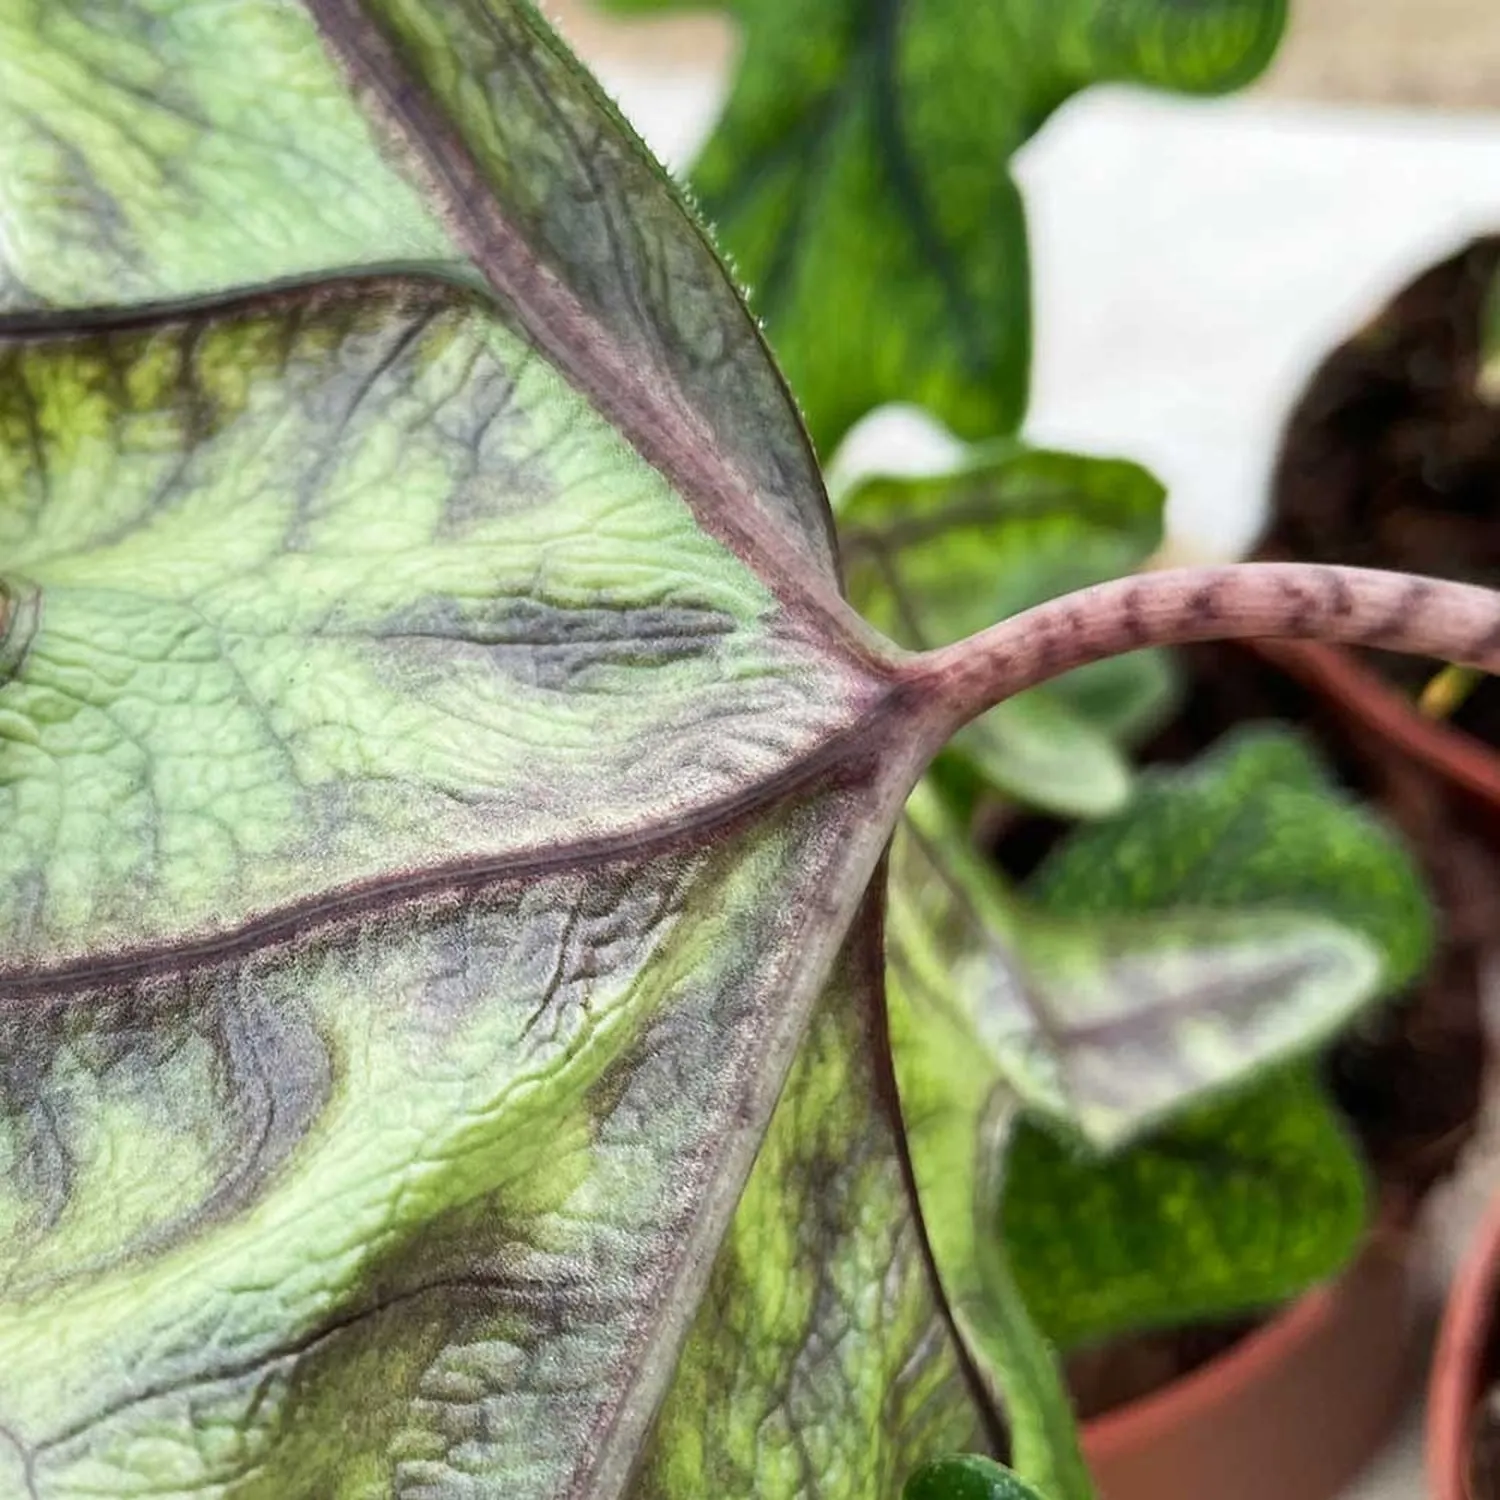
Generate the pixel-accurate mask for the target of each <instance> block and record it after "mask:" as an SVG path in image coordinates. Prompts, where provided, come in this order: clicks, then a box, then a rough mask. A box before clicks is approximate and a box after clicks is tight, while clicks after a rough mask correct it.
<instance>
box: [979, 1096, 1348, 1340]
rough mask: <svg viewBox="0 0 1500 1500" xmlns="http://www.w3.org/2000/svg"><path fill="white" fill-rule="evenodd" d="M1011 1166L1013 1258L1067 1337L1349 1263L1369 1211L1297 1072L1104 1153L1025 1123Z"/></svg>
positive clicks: (1335, 1130) (1135, 1327)
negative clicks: (1096, 1153) (1110, 1153)
mask: <svg viewBox="0 0 1500 1500" xmlns="http://www.w3.org/2000/svg"><path fill="white" fill-rule="evenodd" d="M1005 1170H1006V1191H1005V1199H1004V1208H1003V1213H1002V1219H1001V1225H1000V1226H998V1227H999V1228H1000V1231H1001V1232H1002V1233H1003V1235H1004V1238H1005V1242H1006V1244H1007V1246H1008V1248H1009V1251H1010V1262H1011V1268H1012V1271H1013V1273H1014V1275H1015V1277H1016V1280H1017V1283H1018V1284H1019V1286H1020V1289H1021V1294H1022V1296H1023V1297H1024V1298H1025V1301H1026V1305H1027V1306H1028V1307H1029V1308H1030V1309H1031V1312H1032V1315H1033V1316H1034V1317H1035V1318H1036V1320H1037V1322H1038V1323H1039V1324H1040V1325H1041V1327H1042V1329H1043V1330H1044V1331H1045V1333H1046V1334H1047V1336H1048V1337H1049V1338H1051V1339H1052V1340H1053V1341H1054V1342H1056V1343H1057V1344H1058V1345H1060V1346H1061V1347H1063V1348H1065V1349H1074V1348H1078V1347H1080V1346H1082V1345H1086V1344H1093V1343H1098V1342H1100V1341H1102V1340H1105V1339H1109V1338H1113V1337H1117V1336H1119V1335H1122V1334H1126V1333H1134V1332H1138V1331H1141V1330H1145V1329H1151V1328H1159V1327H1181V1326H1185V1325H1188V1324H1192V1323H1196V1322H1204V1321H1208V1322H1211V1321H1213V1320H1215V1319H1219V1318H1223V1317H1226V1316H1228V1315H1230V1314H1234V1313H1244V1312H1246V1311H1248V1310H1253V1309H1259V1308H1262V1307H1270V1306H1274V1305H1275V1304H1277V1303H1280V1302H1283V1301H1286V1300H1288V1299H1290V1298H1292V1297H1295V1296H1297V1295H1299V1294H1300V1293H1301V1292H1303V1291H1305V1290H1306V1289H1307V1288H1308V1287H1309V1286H1312V1285H1314V1284H1315V1283H1316V1282H1319V1281H1322V1280H1323V1279H1324V1278H1326V1277H1328V1276H1330V1275H1332V1274H1333V1273H1335V1272H1336V1271H1337V1270H1338V1269H1339V1268H1340V1267H1342V1266H1343V1265H1344V1263H1345V1262H1346V1261H1347V1260H1348V1259H1349V1257H1350V1256H1351V1255H1352V1254H1353V1253H1354V1251H1355V1249H1356V1248H1357V1247H1358V1245H1359V1242H1360V1240H1361V1239H1362V1237H1363V1235H1364V1232H1365V1227H1366V1224H1367V1222H1368V1219H1367V1215H1368V1194H1367V1187H1366V1181H1365V1171H1364V1167H1363V1165H1362V1164H1361V1162H1360V1159H1359V1156H1358V1154H1357V1152H1356V1151H1355V1150H1354V1149H1353V1147H1352V1146H1351V1144H1350V1141H1349V1137H1348V1132H1347V1129H1346V1127H1345V1126H1344V1124H1343V1123H1342V1121H1341V1120H1340V1119H1339V1117H1338V1115H1337V1113H1336V1112H1335V1111H1334V1109H1333V1108H1332V1106H1331V1105H1330V1104H1329V1103H1328V1102H1327V1101H1326V1099H1325V1098H1324V1097H1323V1093H1322V1091H1321V1089H1320V1087H1319V1086H1318V1083H1317V1081H1316V1079H1315V1078H1314V1077H1313V1076H1312V1075H1311V1074H1310V1073H1309V1072H1306V1071H1303V1070H1294V1071H1293V1072H1291V1073H1288V1074H1284V1075H1280V1076H1277V1077H1274V1078H1268V1079H1263V1080H1260V1081H1258V1082H1257V1083H1255V1084H1254V1085H1253V1086H1252V1087H1251V1088H1250V1089H1249V1090H1248V1091H1247V1092H1245V1093H1243V1094H1239V1095H1236V1096H1234V1097H1232V1098H1230V1099H1226V1100H1214V1101H1211V1102H1210V1103H1208V1104H1206V1105H1202V1106H1199V1107H1198V1108H1197V1109H1195V1110H1192V1111H1190V1112H1189V1113H1188V1114H1187V1115H1185V1116H1184V1117H1183V1118H1182V1119H1180V1120H1177V1121H1174V1122H1173V1123H1172V1124H1170V1125H1168V1126H1165V1127H1164V1128H1163V1129H1161V1130H1160V1131H1157V1132H1154V1133H1152V1134H1150V1135H1148V1136H1146V1137H1145V1138H1144V1139H1143V1140H1141V1141H1139V1142H1137V1143H1136V1144H1135V1145H1133V1146H1131V1147H1129V1148H1127V1149H1126V1150H1124V1151H1121V1152H1119V1153H1118V1154H1116V1155H1114V1156H1109V1157H1104V1158H1099V1157H1095V1156H1092V1155H1090V1154H1089V1153H1088V1152H1086V1151H1084V1150H1081V1149H1080V1147H1079V1145H1078V1143H1077V1141H1076V1140H1069V1139H1067V1138H1066V1137H1065V1136H1062V1135H1060V1134H1056V1133H1053V1132H1051V1131H1047V1130H1043V1129H1038V1128H1036V1127H1034V1126H1022V1127H1021V1129H1020V1130H1019V1131H1018V1132H1017V1134H1016V1138H1015V1140H1014V1141H1013V1142H1012V1144H1011V1148H1010V1152H1009V1155H1008V1156H1007V1158H1006V1168H1005Z"/></svg>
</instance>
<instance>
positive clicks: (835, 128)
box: [612, 0, 1286, 453]
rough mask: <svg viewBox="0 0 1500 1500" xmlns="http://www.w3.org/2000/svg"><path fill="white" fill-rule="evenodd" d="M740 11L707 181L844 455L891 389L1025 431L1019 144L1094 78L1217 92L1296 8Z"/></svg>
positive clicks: (791, 363) (786, 349)
mask: <svg viewBox="0 0 1500 1500" xmlns="http://www.w3.org/2000/svg"><path fill="white" fill-rule="evenodd" d="M612 3H620V0H612ZM624 8H625V9H627V10H629V11H632V12H639V11H640V10H641V9H643V8H644V7H643V5H642V4H641V0H624ZM728 8H729V10H730V13H731V14H732V15H733V17H734V18H735V20H736V21H737V22H738V23H739V25H740V28H741V30H742V34H743V51H742V54H741V59H740V65H739V69H738V72H737V73H736V76H735V79H734V85H733V89H732V92H731V95H730V98H729V102H728V104H727V106H726V108H725V111H724V114H723V117H722V118H721V120H720V121H719V124H718V127H717V129H716V130H715V132H714V135H713V137H712V138H711V140H710V141H709V143H708V145H707V146H706V147H705V149H704V151H703V154H702V156H701V157H700V159H699V161H698V162H697V164H696V166H695V167H694V169H693V172H692V180H693V185H694V187H695V188H696V190H697V192H698V195H699V198H700V201H701V202H702V204H703V209H704V212H705V213H706V214H707V215H708V217H709V218H710V219H711V220H712V221H713V222H714V223H715V225H716V226H717V227H718V230H719V233H720V236H721V237H722V240H723V242H724V244H725V246H726V247H727V249H728V250H729V252H730V253H731V254H732V255H733V257H734V259H735V262H736V265H737V267H738V269H739V272H740V274H741V275H742V276H743V277H744V278H745V280H746V281H747V282H748V283H749V284H750V286H751V288H752V289H753V296H754V302H755V305H756V307H757V309H758V311H759V312H760V313H761V314H762V316H763V317H764V318H765V319H766V321H767V325H768V327H769V328H770V332H771V337H772V341H773V343H774V345H775V348H776V351H777V354H778V356H779V357H780V360H781V363H782V366H783V368H784V369H785V370H786V373H787V376H788V378H789V379H790V381H791V384H792V388H793V389H794V390H795V391H796V392H797V396H798V399H799V400H800V401H801V403H802V405H803V409H804V411H806V412H807V414H808V418H809V423H810V426H811V429H812V432H813V436H814V438H815V439H816V441H817V443H818V447H819V449H820V450H821V451H822V452H824V453H829V452H831V451H832V450H833V448H834V446H835V445H836V444H837V443H838V441H839V439H840V438H841V437H842V436H843V434H844V433H845V432H847V431H848V429H849V428H850V427H851V426H852V425H853V424H854V423H855V422H856V421H857V420H858V419H859V418H860V417H861V416H863V415H864V414H865V413H866V412H868V411H870V410H872V409H873V408H875V407H877V406H880V405H882V404H884V403H886V402H890V401H910V402H914V403H916V404H918V405H921V406H924V407H926V408H927V409H928V410H930V411H932V412H933V413H934V414H936V415H937V416H938V417H940V418H941V419H942V420H943V421H944V422H946V423H947V424H948V425H949V426H950V427H951V428H952V429H953V430H954V431H955V432H957V433H959V434H960V435H961V436H963V437H965V438H968V439H971V440H979V439H986V438H990V437H992V436H994V435H995V434H997V433H1001V432H1009V431H1013V430H1014V429H1015V428H1016V427H1017V426H1018V425H1019V423H1020V419H1021V415H1022V412H1023V410H1024V407H1025V402H1026V389H1027V372H1028V365H1029V362H1030V340H1031V334H1030V287H1029V268H1028V263H1027V245H1026V225H1025V217H1024V212H1023V209H1022V204H1021V198H1020V194H1019V192H1018V191H1017V188H1016V185H1015V183H1014V181H1013V180H1012V178H1011V176H1010V173H1009V170H1008V163H1009V159H1010V158H1011V156H1013V155H1014V154H1015V152H1016V151H1017V150H1018V149H1019V148H1020V147H1021V146H1022V145H1023V144H1024V143H1025V142H1026V141H1027V140H1028V139H1029V138H1030V137H1031V136H1032V135H1034V134H1035V133H1036V131H1037V130H1038V129H1040V128H1041V126H1042V124H1043V123H1044V122H1045V121H1046V119H1047V118H1048V116H1049V115H1051V113H1052V112H1053V111H1054V110H1056V109H1057V108H1058V107H1059V106H1060V105H1062V104H1063V103H1064V102H1065V101H1066V100H1067V99H1068V98H1070V97H1071V96H1072V95H1073V94H1075V93H1077V92H1078V91H1079V90H1081V89H1083V88H1086V87H1087V86H1088V85H1090V84H1092V83H1104V82H1125V83H1142V84H1149V85H1152V86H1155V87H1160V88H1168V89H1174V90H1178V91H1183V92H1188V93H1217V92H1221V91H1224V90H1228V89H1232V88H1235V87H1237V86H1239V85H1240V84H1243V83H1245V82H1247V81H1248V80H1249V79H1251V78H1252V77H1254V75H1255V74H1256V73H1257V72H1258V71H1259V70H1260V69H1261V68H1262V67H1263V66H1264V64H1265V63H1266V61H1267V60H1268V59H1269V57H1270V55H1271V53H1272V51H1273V50H1274V48H1275V45H1276V42H1277V40H1278V39H1279V37H1280V34H1281V30H1282V27H1283V25H1284V21H1285V9H1286V6H1285V0H1204V3H1198V4H1193V5H1187V6H1185V5H1182V4H1181V3H1179V0H1057V3H1055V4H1046V5H1039V4H1036V3H1034V0H986V3H984V4H981V5H973V4H968V5H958V4H954V3H952V0H836V3H834V0H830V3H825V4H820V5H816V6H806V5H795V4H789V3H787V0H735V3H733V4H731V5H730V6H729V7H728Z"/></svg>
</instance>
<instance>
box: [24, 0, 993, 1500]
mask: <svg viewBox="0 0 1500 1500" xmlns="http://www.w3.org/2000/svg"><path fill="white" fill-rule="evenodd" d="M0 141H3V142H4V154H3V157H0V587H3V591H4V592H3V616H0V621H3V626H4V636H3V645H0V873H3V879H0V953H3V958H0V1029H3V1037H0V1494H4V1495H7V1496H9V1495H15V1496H28V1497H33V1500H62V1497H79V1496H84V1495H92V1496H98V1495H111V1496H124V1495H130V1494H145V1493H150V1494H152V1495H155V1496H166V1495H174V1496H223V1497H229V1496H233V1497H237V1500H252V1497H258V1496H267V1497H269V1496H273V1495H274V1496H277V1497H282V1496H288V1495H292V1496H299V1497H300V1496H306V1497H318V1500H325V1497H336V1496H349V1497H353V1496H360V1497H365V1496H386V1495H399V1496H402V1497H418V1496H422V1497H428V1496H431V1497H437V1496H444V1497H448V1496H453V1497H463V1496H480V1495H500V1494H504V1495H506V1496H511V1497H515V1500H527V1497H563V1496H577V1497H583V1496H587V1497H591V1500H597V1497H605V1496H610V1497H614V1496H624V1495H641V1496H646V1495H651V1496H676V1495H681V1496H684V1497H686V1496H688V1495H693V1496H701V1495H703V1494H706V1493H719V1494H726V1495H727V1494H752V1493H753V1494H755V1495H757V1496H761V1497H766V1500H772V1497H775V1496H778V1495H786V1496H791V1495H794V1494H807V1493H812V1492H814V1491H815V1492H816V1493H819V1494H825V1495H834V1494H844V1495H848V1496H850V1497H859V1500H865V1497H869V1496H879V1495H893V1494H895V1493H897V1492H898V1490H899V1486H900V1483H901V1481H902V1478H903V1477H904V1475H905V1474H906V1473H908V1472H909V1471H910V1470H911V1469H912V1468H913V1467H914V1466H915V1465H916V1464H917V1463H918V1462H919V1461H920V1460H922V1459H923V1458H926V1457H929V1456H931V1455H932V1454H934V1453H937V1452H941V1451H944V1450H946V1449H949V1448H952V1447H954V1446H960V1445H963V1444H966V1443H969V1442H972V1441H976V1440H978V1439H979V1437H980V1436H981V1433H980V1431H979V1429H980V1428H982V1427H983V1425H984V1421H985V1416H984V1412H983V1410H982V1409H981V1408H980V1407H978V1406H976V1405H975V1404H974V1402H973V1401H972V1400H971V1398H970V1396H969V1394H968V1388H967V1386H966V1384H965V1382H964V1377H963V1371H962V1369H961V1366H960V1362H959V1358H958V1356H957V1353H956V1351H955V1346H954V1342H953V1340H952V1337H951V1335H950V1331H949V1327H948V1325H947V1323H946V1322H945V1320H944V1318H943V1316H942V1314H941V1309H940V1307H939V1305H938V1302H937V1300H936V1298H935V1295H934V1288H933V1282H932V1278H931V1277H930V1276H929V1274H928V1267H927V1260H926V1255H925V1250H924V1246H923V1242H922V1235H921V1231H920V1226H919V1225H918V1223H917V1222H916V1220H915V1218H914V1216H913V1214H912V1211H911V1208H910V1196H909V1193H908V1190H907V1173H906V1168H905V1166H904V1163H903V1158H902V1154H901V1151H900V1143H899V1132H898V1129H897V1126H896V1123H895V1116H894V1097H895V1095H894V1085H893V1083H892V1081H891V1080H890V1078H889V1076H888V1074H889V1061H888V1054H887V1053H885V1052H884V1051H882V1050H881V1048H880V1046H879V1045H878V1036H879V1034H880V1033H879V1015H880V998H879V962H878V941H879V937H878V926H879V910H878V901H877V900H876V899H875V898H873V897H872V898H871V899H870V900H869V901H868V902H866V903H865V904H864V906H863V908H862V906H861V903H862V902H863V901H864V893H865V891H866V888H867V886H868V885H869V883H870V879H871V876H872V873H873V872H874V869H875V866H876V862H877V860H878V858H879V856H880V852H881V850H882V848H883V846H884V845H885V843H886V840H887V838H888V836H889V833H890V829H891V827H892V824H893V823H894V820H895V817H896V814H897V812H898V810H899V808H900V806H901V802H902V799H903V797H904V795H905V793H906V791H907V789H908V787H909V786H910V784H911V782H912V781H913V780H914V779H915V777H916V775H917V774H918V772H919V771H920V763H921V760H922V754H921V753H919V751H920V746H919V744H918V741H919V739H920V738H921V736H920V735H919V734H918V728H919V721H920V719H921V714H920V705H916V706H914V705H913V704H911V703H910V702H909V701H907V700H906V699H905V698H902V697H901V695H900V694H896V693H893V689H892V681H893V674H894V668H893V665H892V663H893V661H894V660H895V653H894V651H893V649H888V648H886V647H885V646H884V645H883V644H882V643H881V642H880V641H879V640H878V638H876V637H874V636H873V635H872V634H870V633H869V632H868V631H867V630H866V628H865V627H864V626H863V625H862V624H861V623H860V622H859V620H858V619H857V618H856V617H855V616H854V615H853V614H852V612H850V611H849V610H848V609H847V607H846V606H845V605H844V604H843V602H842V601H841V599H840V597H839V594H838V588H837V581H836V576H835V570H834V562H833V554H832V543H831V528H830V517H829V513H828V509H827V504H826V501H825V498H824V495H823V491H822V487H821V483H820V480H819V478H818V475H817V472H816V469H815V466H814V464H813V461H812V458H811V454H810V451H809V448H808V445H807V443H806V440H805V438H804V437H803V434H802V431H801V428H800V426H799V423H798V421H797V418H796V416H795V413H794V411H793V409H792V407H791V404H790V402H789V400H788V398H787V395H786V392H785V390H784V389H783V387H782V384H781V381H780V378H779V376H778V375H777V373H776V371H775V369H774V367H773V366H772V364H771V362H770V360H769V358H768V357H767V355H766V353H765V350H764V348H763V347H762V345H761V343H760V340H759V337H758V334H757V333H756V330H755V327H754V325H753V323H752V321H751V320H750V318H749V317H748V316H747V314H746V313H745V311H744V309H743V307H742V305H741V303H740V300H739V298H738V295H737V293H736V292H735V290H734V288H733V286H732V284H731V283H730V281H729V280H728V279H727V277H726V275H725V274H724V272H723V270H722V268H721V266H720V263H719V261H718V259H717V258H716V256H715V254H714V253H713V251H712V250H711V249H710V247H709V245H708V243H707V241H706V239H705V237H704V235H703V233H702V231H701V230H700V229H699V227H698V225H697V224H696V222H695V221H694V219H693V218H692V217H691V215H690V214H689V213H688V211H687V210H686V209H685V208H684V207H683V205H682V203H681V201H680V199H679V198H678V196H677V195H676V193H675V192H674V190H673V189H672V188H671V186H670V185H669V183H668V181H667V180H666V178H665V177H664V175H663V174H662V173H661V172H660V170H659V169H658V168H657V167H656V166H655V164H654V163H653V162H652V161H651V160H650V159H649V157H648V156H647V155H646V154H645V152H644V151H643V150H642V148H641V147H640V146H639V145H638V143H637V142H636V141H635V139H634V137H633V136H632V135H631V134H630V132H629V131H628V129H627V128H626V127H625V126H624V125H623V124H622V123H621V122H620V121H619V120H618V118H617V117H616V116H615V114H614V112H613V111H612V109H611V108H610V106H609V105H608V104H607V103H606V102H605V101H604V100H603V99H602V98H601V97H600V95H599V94H598V92H597V90H596V89H595V87H594V86H593V84H592V83H591V81H590V80H589V79H588V78H587V77H586V76H585V75H584V74H583V73H582V72H581V71H580V70H579V69H578V68H577V67H576V66H575V65H574V63H573V62H572V60H571V58H570V57H569V55H568V54H567V52H566V50H565V49H563V48H562V47H561V45H560V44H559V43H558V42H557V41H556V40H555V39H554V37H553V36H552V34H551V33H550V31H549V30H548V29H547V28H546V26H545V24H544V23H542V22H541V21H539V20H538V19H537V17H536V16H535V14H534V13H533V12H532V11H531V10H530V8H529V7H527V6H525V5H524V4H520V3H510V0H482V3H481V0H422V3H416V0H368V3H363V4H359V3H355V0H307V3H304V4H288V3H285V0H227V3H226V0H135V3H131V4H119V5H104V6H100V5H96V4H90V3H85V0H63V3H59V0H0ZM861 911H862V914H861ZM856 917H858V921H856ZM851 934H852V935H851ZM846 935H848V936H847V942H846ZM841 950H842V952H843V958H842V959H840V958H839V955H840V952H841ZM809 1027H810V1028H811V1029H810V1030H809ZM804 1036H806V1038H807V1042H806V1045H805V1046H804V1047H801V1050H800V1051H799V1045H800V1044H801V1043H802V1041H803V1038H804ZM794 1064H795V1065H794ZM789 1071H790V1083H789V1086H788V1087H787V1089H786V1091H785V1093H784V1094H783V1093H782V1092H781V1090H782V1084H783V1082H784V1080H786V1079H787V1076H788V1073H789ZM778 1097H780V1102H779V1104H778V1102H777V1101H778ZM763 1137H764V1139H765V1143H766V1144H765V1146H764V1149H761V1150H760V1154H759V1160H758V1162H757V1149H758V1148H759V1147H760V1146H761V1142H762V1139H763ZM752 1167H753V1169H754V1170H753V1173H752ZM658 1411H660V1420H659V1422H658V1421H657V1420H656V1418H657V1414H658Z"/></svg>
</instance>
